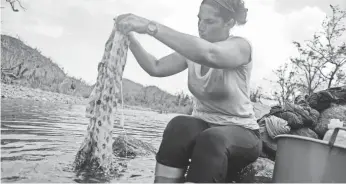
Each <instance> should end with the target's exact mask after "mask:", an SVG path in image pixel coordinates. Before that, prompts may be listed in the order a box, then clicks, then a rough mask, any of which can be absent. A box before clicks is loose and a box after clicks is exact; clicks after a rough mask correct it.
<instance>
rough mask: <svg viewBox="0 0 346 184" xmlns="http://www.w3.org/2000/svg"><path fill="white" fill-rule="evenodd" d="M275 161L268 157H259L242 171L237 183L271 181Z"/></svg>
mask: <svg viewBox="0 0 346 184" xmlns="http://www.w3.org/2000/svg"><path fill="white" fill-rule="evenodd" d="M274 165H275V163H274V162H273V161H271V160H269V159H266V158H258V159H257V160H256V161H255V162H254V163H252V164H250V165H248V166H247V167H245V168H244V169H242V171H241V172H240V175H239V176H240V177H239V180H238V181H236V182H237V183H238V182H239V183H271V181H272V178H273V171H274Z"/></svg>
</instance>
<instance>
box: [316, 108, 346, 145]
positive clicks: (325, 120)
mask: <svg viewBox="0 0 346 184" xmlns="http://www.w3.org/2000/svg"><path fill="white" fill-rule="evenodd" d="M331 119H339V120H340V121H343V122H344V125H345V123H346V105H337V104H332V105H331V107H329V108H328V109H326V110H324V111H323V112H322V113H321V115H320V118H319V120H318V124H317V125H316V126H315V127H314V129H313V130H314V131H315V132H316V133H317V135H318V136H319V138H320V139H322V138H323V137H324V135H325V133H326V132H327V131H328V124H329V122H330V120H331Z"/></svg>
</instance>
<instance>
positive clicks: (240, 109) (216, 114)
mask: <svg viewBox="0 0 346 184" xmlns="http://www.w3.org/2000/svg"><path fill="white" fill-rule="evenodd" d="M251 58H252V57H251ZM187 63H188V87H189V90H190V92H191V93H192V94H193V95H194V96H195V100H194V107H193V112H192V116H194V117H197V118H200V119H203V120H205V121H207V122H210V123H211V124H219V125H239V126H243V127H245V128H248V129H252V130H255V129H259V126H258V124H257V121H256V117H255V113H254V110H253V105H252V103H251V101H250V77H251V70H252V65H253V64H252V63H253V62H252V59H251V60H250V62H249V63H248V64H246V65H243V66H240V67H238V68H236V69H215V68H210V69H209V71H208V72H207V73H206V74H205V75H202V74H201V65H200V64H197V63H194V62H192V61H188V62H187Z"/></svg>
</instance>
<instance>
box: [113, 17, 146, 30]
mask: <svg viewBox="0 0 346 184" xmlns="http://www.w3.org/2000/svg"><path fill="white" fill-rule="evenodd" d="M149 22H150V21H149V20H147V19H145V18H143V17H139V16H137V15H134V14H122V15H119V16H118V17H117V18H116V25H117V29H118V31H120V32H121V33H123V34H128V33H129V32H131V31H134V32H137V33H140V34H144V33H146V31H147V25H148V24H149Z"/></svg>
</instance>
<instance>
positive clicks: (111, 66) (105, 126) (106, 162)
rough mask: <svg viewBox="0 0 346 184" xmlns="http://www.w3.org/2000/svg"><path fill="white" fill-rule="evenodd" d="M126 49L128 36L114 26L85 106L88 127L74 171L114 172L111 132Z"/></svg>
mask: <svg viewBox="0 0 346 184" xmlns="http://www.w3.org/2000/svg"><path fill="white" fill-rule="evenodd" d="M128 46H129V40H128V37H127V36H124V35H123V34H121V33H120V32H118V31H117V29H116V24H115V23H114V27H113V30H112V33H111V35H110V37H109V39H108V41H107V42H106V45H105V50H104V54H103V58H102V60H101V62H100V63H99V65H98V75H97V80H96V85H95V87H94V89H93V90H92V92H91V94H90V97H89V98H90V99H89V103H88V105H87V107H86V117H87V118H88V119H89V126H88V128H87V132H86V135H85V138H84V140H83V142H82V144H81V146H80V148H79V150H78V152H77V155H76V158H75V162H74V168H75V169H83V167H90V168H91V169H94V168H96V169H98V170H99V169H100V170H102V171H103V172H104V173H108V172H109V171H110V170H111V169H114V168H113V166H112V165H113V150H112V142H113V138H112V130H113V124H114V121H115V111H116V108H117V100H118V98H119V97H120V91H121V83H122V75H123V71H124V67H125V64H126V59H127V51H128Z"/></svg>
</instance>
